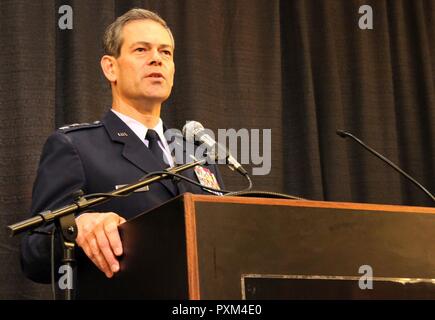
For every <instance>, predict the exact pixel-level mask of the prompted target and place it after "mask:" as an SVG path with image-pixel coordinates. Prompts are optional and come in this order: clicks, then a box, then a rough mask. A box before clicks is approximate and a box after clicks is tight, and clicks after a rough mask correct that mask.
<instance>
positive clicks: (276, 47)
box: [0, 0, 435, 299]
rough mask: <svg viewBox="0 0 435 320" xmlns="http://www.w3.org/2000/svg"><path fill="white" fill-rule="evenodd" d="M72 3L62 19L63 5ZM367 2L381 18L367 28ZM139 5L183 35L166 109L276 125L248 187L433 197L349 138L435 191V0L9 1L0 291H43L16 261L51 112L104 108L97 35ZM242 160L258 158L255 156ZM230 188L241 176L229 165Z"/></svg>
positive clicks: (5, 2)
mask: <svg viewBox="0 0 435 320" xmlns="http://www.w3.org/2000/svg"><path fill="white" fill-rule="evenodd" d="M64 4H69V5H70V6H71V7H72V9H73V29H72V30H60V29H59V27H58V19H59V18H60V16H61V15H60V14H59V13H58V9H59V7H60V6H61V5H64ZM364 4H368V5H370V6H371V7H372V8H373V18H374V25H373V26H374V29H373V30H361V29H360V28H359V27H358V19H359V17H360V14H358V9H359V7H360V6H361V5H364ZM132 7H142V8H147V9H150V10H155V11H157V12H158V13H160V14H161V15H162V17H164V18H165V19H166V20H167V22H168V24H169V25H170V27H171V29H172V30H173V33H174V36H175V39H176V50H175V61H176V76H175V86H174V89H173V93H172V97H171V98H170V100H168V101H167V103H165V106H164V111H163V116H162V118H163V119H164V120H165V122H166V123H167V124H168V126H169V127H177V128H181V127H182V126H183V125H184V121H185V120H189V119H195V120H197V121H200V122H202V123H203V124H204V125H205V126H207V127H208V128H210V129H213V130H215V132H216V130H217V129H218V128H235V129H240V128H247V129H251V128H258V129H268V128H270V129H272V146H271V149H272V170H271V172H270V174H269V175H266V176H254V177H253V180H254V184H255V189H260V190H273V191H278V192H284V193H289V194H294V195H298V196H301V197H305V198H309V199H315V200H331V201H351V202H369V203H387V204H407V205H417V206H431V205H433V204H432V203H431V202H430V201H429V200H428V199H427V197H426V196H425V195H424V194H423V193H422V192H421V191H420V190H418V189H417V188H416V187H415V186H414V185H412V184H410V183H409V182H408V181H406V180H404V179H403V178H401V177H400V176H399V175H398V174H397V173H396V172H395V171H393V170H392V169H390V168H389V167H387V166H386V165H385V164H383V163H382V162H380V160H378V159H376V158H374V157H373V156H372V155H371V154H368V153H367V152H366V151H364V150H363V149H361V148H360V147H359V146H358V145H355V144H354V143H352V142H351V141H348V140H342V139H341V138H339V137H338V136H337V135H336V134H335V130H336V129H338V128H342V129H347V130H349V131H352V132H353V133H355V134H356V135H358V136H359V137H360V138H362V139H363V140H365V141H366V142H367V143H368V144H370V145H371V146H373V147H374V148H375V149H377V150H378V151H380V152H381V153H383V154H385V155H386V156H387V157H389V158H390V159H391V160H393V161H394V162H396V163H397V164H399V165H400V166H401V167H402V168H403V169H404V170H405V171H407V172H409V173H410V174H411V175H412V176H414V177H415V178H416V179H417V180H419V181H420V182H421V183H423V184H424V185H425V186H426V187H427V188H428V189H429V190H432V191H433V190H435V179H434V178H435V173H434V160H435V159H434V138H435V132H434V130H435V109H434V100H435V91H434V89H435V87H434V75H435V69H434V68H435V51H434V49H435V48H434V45H435V35H434V32H435V20H434V19H435V2H433V1H423V0H415V1H411V0H409V1H405V0H403V1H401V0H391V1H387V0H377V1H374V0H373V1H370V0H361V1H359V0H323V1H322V0H312V1H310V0H306V1H297V0H295V1H292V0H281V1H278V0H276V1H270V0H233V1H231V0H228V1H225V0H213V1H211V0H209V1H205V0H204V1H200V0H177V1H175V0H167V1H165V0H149V1H120V0H119V1H113V0H112V1H110V0H96V1H85V0H81V1H64V0H55V1H48V0H47V1H23V0H1V1H0V37H1V43H2V50H1V51H0V107H1V120H0V123H1V128H0V159H1V161H0V227H1V229H0V230H1V231H0V261H1V264H0V298H3V299H23V298H50V291H49V288H48V287H47V286H41V285H37V284H33V283H31V282H30V281H28V280H26V279H25V278H24V277H23V275H22V274H21V270H20V266H19V260H18V256H19V255H18V251H19V246H18V244H19V237H17V238H16V239H15V238H12V239H11V238H9V237H8V234H7V232H6V229H5V226H6V225H8V224H11V223H13V222H16V221H18V220H20V219H24V218H26V217H27V216H28V211H29V207H30V201H31V190H32V184H33V180H34V178H35V172H36V169H37V165H38V160H39V156H40V152H41V148H42V145H43V143H44V141H45V139H46V137H47V136H48V135H49V134H50V133H51V132H52V131H53V130H54V129H55V128H57V127H59V126H61V125H63V124H68V123H74V122H90V121H94V120H97V119H99V118H100V117H101V115H102V114H103V113H104V111H105V110H107V109H108V108H109V107H110V102H111V96H110V89H109V86H108V84H107V83H106V81H105V79H104V77H103V74H102V72H101V71H100V66H99V60H100V57H101V55H102V53H103V52H102V48H101V37H102V34H103V31H104V29H105V27H106V26H107V25H108V24H109V23H111V22H112V21H113V20H114V18H115V17H116V16H118V15H120V14H122V13H124V12H125V11H127V10H128V9H130V8H132ZM247 167H248V168H249V166H247ZM222 170H223V173H224V178H225V181H226V184H227V187H228V188H230V189H239V188H242V187H244V186H245V182H244V181H243V179H242V178H241V177H239V176H238V175H237V174H233V173H231V172H230V171H229V170H227V169H226V168H223V169H222Z"/></svg>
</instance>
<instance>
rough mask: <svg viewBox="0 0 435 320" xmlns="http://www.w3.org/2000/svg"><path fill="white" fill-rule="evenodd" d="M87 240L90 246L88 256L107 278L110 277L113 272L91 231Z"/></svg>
mask: <svg viewBox="0 0 435 320" xmlns="http://www.w3.org/2000/svg"><path fill="white" fill-rule="evenodd" d="M87 242H88V244H89V248H90V255H88V256H89V258H91V260H92V261H93V262H94V263H95V262H96V263H95V264H96V266H97V267H98V268H99V269H100V270H101V271H103V272H104V273H105V274H106V276H107V277H108V278H110V277H112V275H113V273H112V271H111V269H110V267H109V264H108V263H107V261H106V258H105V257H104V255H103V253H102V252H101V250H100V248H99V245H98V241H97V238H96V236H95V235H94V234H93V233H90V234H88V237H87Z"/></svg>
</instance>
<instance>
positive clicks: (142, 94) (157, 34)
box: [115, 20, 175, 103]
mask: <svg viewBox="0 0 435 320" xmlns="http://www.w3.org/2000/svg"><path fill="white" fill-rule="evenodd" d="M121 34H122V39H123V42H122V47H121V54H120V55H119V57H118V58H117V59H116V64H117V68H116V80H115V82H116V91H117V93H118V95H120V96H121V97H122V98H124V99H128V100H131V101H135V102H139V103H140V102H141V101H144V100H148V101H149V100H155V101H158V102H163V101H165V100H166V99H167V98H168V97H169V95H170V93H171V89H172V85H173V83H174V73H175V65H174V57H173V55H174V47H173V43H172V39H171V37H170V36H169V33H168V31H167V30H166V29H165V28H164V27H163V26H162V25H160V24H159V23H157V22H155V21H153V20H137V21H132V22H129V23H127V24H126V25H125V26H124V28H123V29H122V33H121Z"/></svg>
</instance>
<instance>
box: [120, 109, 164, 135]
mask: <svg viewBox="0 0 435 320" xmlns="http://www.w3.org/2000/svg"><path fill="white" fill-rule="evenodd" d="M111 111H112V112H113V113H114V114H116V115H117V116H118V117H119V118H120V119H121V120H122V121H124V123H125V124H126V125H127V126H128V127H129V128H130V129H131V130H132V131H133V132H134V133H135V134H136V135H137V136H138V137H139V139H140V140H141V141H145V137H146V135H147V131H148V129H153V130H154V131H155V132H157V134H158V135H159V138H160V141H162V142H166V138H165V135H164V132H163V121H162V119H161V118H159V121H158V123H157V125H156V126H155V127H154V128H148V127H146V126H145V125H144V124H143V123H141V122H139V121H137V120H136V119H133V118H132V117H129V116H127V115H125V114H123V113H120V112H118V111H115V110H113V109H112V110H111Z"/></svg>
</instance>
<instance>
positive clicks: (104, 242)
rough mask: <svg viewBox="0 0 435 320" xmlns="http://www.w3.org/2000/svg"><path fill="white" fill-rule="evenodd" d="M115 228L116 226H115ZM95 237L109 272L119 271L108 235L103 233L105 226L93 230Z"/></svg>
mask: <svg viewBox="0 0 435 320" xmlns="http://www.w3.org/2000/svg"><path fill="white" fill-rule="evenodd" d="M115 228H116V224H115ZM95 236H96V239H97V243H98V247H99V249H100V250H101V253H102V255H103V257H104V259H105V261H106V262H107V265H108V266H109V268H110V270H111V271H112V272H117V271H118V270H119V262H118V260H116V258H115V255H114V253H113V251H112V247H111V244H110V241H109V239H108V235H107V234H106V231H105V225H104V224H103V225H100V226H98V227H97V228H96V230H95Z"/></svg>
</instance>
